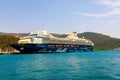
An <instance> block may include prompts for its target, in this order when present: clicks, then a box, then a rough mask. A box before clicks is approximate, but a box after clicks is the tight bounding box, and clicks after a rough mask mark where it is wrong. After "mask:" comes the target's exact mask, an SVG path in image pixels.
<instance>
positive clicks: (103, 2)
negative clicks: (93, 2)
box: [98, 0, 120, 7]
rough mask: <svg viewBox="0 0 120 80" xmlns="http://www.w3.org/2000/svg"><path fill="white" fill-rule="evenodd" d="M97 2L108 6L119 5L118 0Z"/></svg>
mask: <svg viewBox="0 0 120 80" xmlns="http://www.w3.org/2000/svg"><path fill="white" fill-rule="evenodd" d="M98 2H99V3H100V4H102V5H105V6H109V7H120V0H99V1H98Z"/></svg>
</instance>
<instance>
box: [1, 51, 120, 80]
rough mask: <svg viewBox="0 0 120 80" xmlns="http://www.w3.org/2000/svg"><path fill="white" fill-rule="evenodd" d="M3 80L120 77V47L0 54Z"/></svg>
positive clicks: (113, 79)
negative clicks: (91, 50)
mask: <svg viewBox="0 0 120 80" xmlns="http://www.w3.org/2000/svg"><path fill="white" fill-rule="evenodd" d="M0 80H120V50H103V51H93V52H72V53H48V54H19V55H17V54H16V55H0Z"/></svg>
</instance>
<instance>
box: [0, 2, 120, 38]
mask: <svg viewBox="0 0 120 80" xmlns="http://www.w3.org/2000/svg"><path fill="white" fill-rule="evenodd" d="M119 21H120V0H0V32H7V33H28V32H35V31H40V30H47V31H48V32H52V33H61V34H66V33H67V34H68V33H71V32H74V31H76V32H79V33H82V32H95V33H101V34H105V35H109V36H111V37H115V38H120V31H119V30H120V23H119Z"/></svg>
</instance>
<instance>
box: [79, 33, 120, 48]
mask: <svg viewBox="0 0 120 80" xmlns="http://www.w3.org/2000/svg"><path fill="white" fill-rule="evenodd" d="M78 36H79V37H83V36H84V37H85V38H86V39H90V40H92V41H93V43H94V44H95V49H114V48H117V47H120V39H117V38H112V37H110V36H107V35H103V34H99V33H93V32H84V33H79V34H78Z"/></svg>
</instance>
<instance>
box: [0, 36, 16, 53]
mask: <svg viewBox="0 0 120 80" xmlns="http://www.w3.org/2000/svg"><path fill="white" fill-rule="evenodd" d="M17 41H18V38H17V37H15V36H12V35H6V34H4V35H3V34H2V35H1V34H0V51H4V52H5V51H11V50H13V48H12V47H10V46H9V45H10V44H13V43H17Z"/></svg>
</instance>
